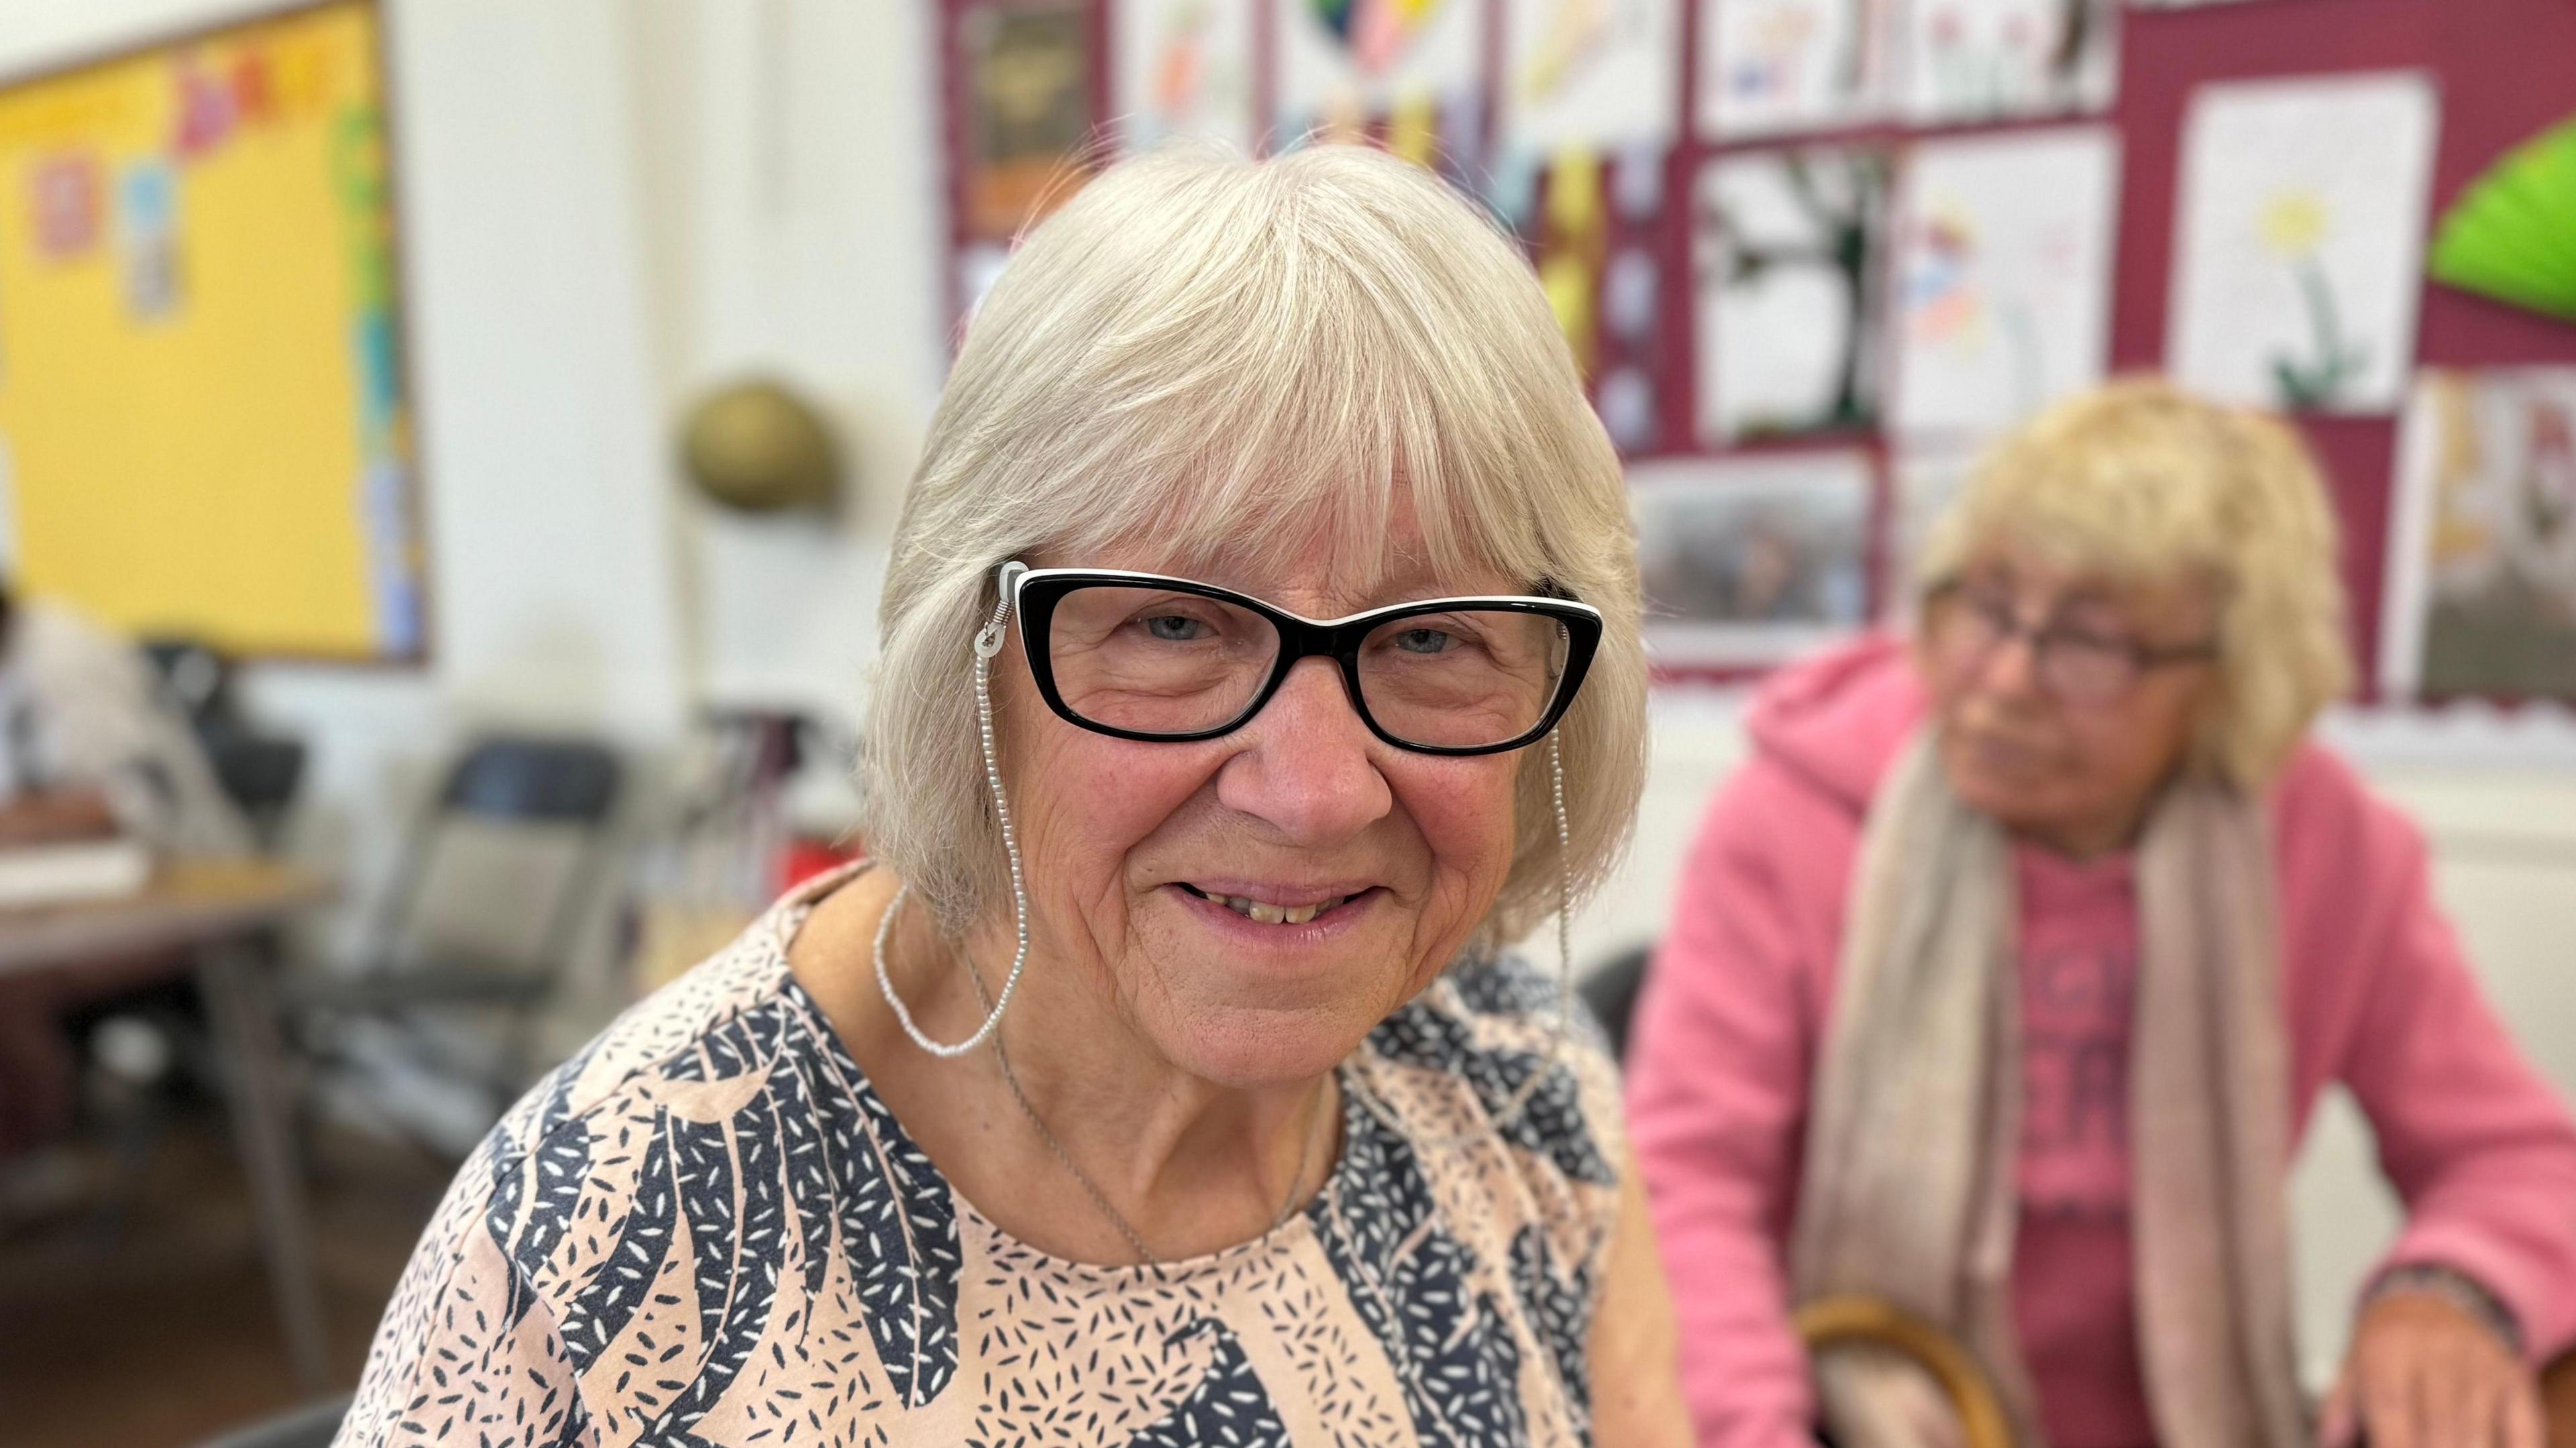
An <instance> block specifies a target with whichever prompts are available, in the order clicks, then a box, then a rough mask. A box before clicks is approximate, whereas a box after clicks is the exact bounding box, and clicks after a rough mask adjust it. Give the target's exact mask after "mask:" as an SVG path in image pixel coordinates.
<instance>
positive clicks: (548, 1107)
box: [484, 911, 790, 1152]
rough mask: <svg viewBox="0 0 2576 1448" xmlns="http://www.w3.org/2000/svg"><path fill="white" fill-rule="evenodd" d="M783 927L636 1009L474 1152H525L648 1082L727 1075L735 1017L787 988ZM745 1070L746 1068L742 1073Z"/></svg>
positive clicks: (743, 943) (546, 1080) (774, 922)
mask: <svg viewBox="0 0 2576 1448" xmlns="http://www.w3.org/2000/svg"><path fill="white" fill-rule="evenodd" d="M786 929H787V925H786V923H785V922H784V921H782V919H781V912H778V911H772V912H770V913H768V914H765V915H763V916H761V917H760V918H759V919H757V920H755V921H754V922H752V924H751V926H750V927H749V928H748V929H746V930H744V931H743V933H742V934H740V935H739V936H736V937H735V938H734V940H733V942H732V943H731V944H729V945H727V946H726V947H725V948H724V949H722V950H720V951H718V952H716V953H715V954H714V955H712V956H709V957H708V958H707V959H706V960H704V961H701V962H699V963H698V964H697V965H695V966H692V967H691V968H690V969H688V970H687V971H685V972H683V973H682V974H681V975H680V976H678V977H677V978H676V979H674V980H672V981H671V982H670V983H669V984H667V985H664V986H663V987H661V988H660V989H658V990H656V991H654V992H653V993H652V994H650V995H648V996H646V997H644V999H642V1000H640V1001H637V1002H636V1003H635V1004H634V1005H632V1006H629V1007H627V1008H626V1010H624V1011H623V1012H621V1013H619V1015H618V1016H617V1018H616V1019H615V1020H613V1021H611V1022H609V1023H608V1025H607V1026H606V1027H604V1028H603V1029H602V1030H601V1031H600V1032H599V1034H597V1035H595V1036H593V1037H591V1039H590V1040H589V1041H588V1042H587V1043H585V1044H584V1045H583V1046H582V1047H581V1048H580V1049H579V1050H577V1051H575V1052H574V1053H573V1054H572V1056H571V1057H570V1058H569V1059H567V1060H565V1061H564V1062H563V1064H561V1065H559V1066H557V1067H556V1068H555V1069H554V1070H552V1071H549V1072H547V1073H546V1075H545V1076H544V1077H542V1078H540V1079H539V1080H538V1081H537V1083H536V1084H535V1085H534V1086H531V1087H530V1088H529V1089H528V1090H527V1092H526V1093H525V1094H524V1095H522V1096H521V1097H520V1098H519V1101H518V1103H517V1104H516V1105H514V1106H513V1107H511V1109H510V1110H509V1112H507V1113H506V1114H505V1115H503V1117H502V1118H501V1121H500V1123H499V1124H498V1125H496V1126H495V1127H494V1128H493V1130H492V1133H491V1135H490V1136H489V1137H488V1138H486V1141H485V1143H484V1145H485V1149H486V1151H487V1152H490V1151H495V1150H501V1151H506V1150H508V1149H511V1148H513V1147H515V1148H519V1149H534V1147H535V1146H536V1145H537V1144H538V1143H539V1142H540V1141H541V1140H542V1139H543V1138H544V1137H545V1136H546V1135H547V1134H548V1133H549V1132H552V1131H558V1130H561V1129H562V1128H563V1126H564V1125H565V1124H566V1123H567V1122H570V1121H573V1120H576V1119H579V1118H584V1117H590V1116H595V1115H598V1114H600V1113H602V1112H604V1111H612V1110H614V1109H615V1107H616V1105H617V1102H618V1100H619V1099H620V1098H621V1097H622V1096H629V1095H632V1094H634V1093H635V1092H637V1091H638V1090H639V1089H641V1088H642V1086H643V1084H644V1083H646V1082H649V1081H654V1080H663V1079H680V1078H687V1077H705V1076H707V1075H709V1074H711V1073H710V1070H709V1068H710V1067H714V1068H715V1070H714V1072H713V1074H729V1073H726V1072H725V1071H724V1070H723V1069H722V1065H723V1062H724V1059H725V1057H726V1056H727V1055H728V1054H734V1053H738V1051H739V1049H740V1044H739V1043H740V1041H741V1039H742V1035H743V1032H742V1030H741V1029H740V1028H741V1027H742V1025H743V1023H744V1020H745V1017H746V1016H748V1015H750V1014H751V1013H752V1012H755V1011H758V1010H760V1009H761V1008H763V1007H764V1006H768V1005H770V1004H771V1003H772V1002H774V1001H776V1000H777V999H778V998H779V996H780V994H781V992H782V991H784V990H785V989H786V988H787V987H788V986H789V985H790V980H789V977H788V974H787V957H786V952H785V949H784V940H785V931H786ZM745 1064H748V1063H745Z"/></svg>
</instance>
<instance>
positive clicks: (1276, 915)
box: [1165, 881, 1386, 957]
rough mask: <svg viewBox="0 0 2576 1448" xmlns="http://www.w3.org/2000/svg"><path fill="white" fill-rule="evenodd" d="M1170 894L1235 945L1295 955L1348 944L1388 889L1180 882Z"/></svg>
mask: <svg viewBox="0 0 2576 1448" xmlns="http://www.w3.org/2000/svg"><path fill="white" fill-rule="evenodd" d="M1165 893H1166V894H1168V895H1170V896H1171V897H1172V898H1174V899H1175V900H1176V901H1177V902H1178V903H1179V904H1180V906H1181V907H1182V909H1183V910H1185V911H1186V912H1187V913H1188V916H1189V918H1190V919H1191V920H1193V921H1196V922H1197V923H1198V924H1199V926H1200V927H1201V928H1202V929H1205V930H1207V931H1208V932H1210V933H1211V934H1213V935H1215V936H1216V937H1217V938H1219V939H1221V940H1223V941H1225V942H1226V943H1227V944H1228V945H1230V946H1231V945H1236V944H1238V943H1240V944H1246V945H1250V946H1252V947H1253V948H1255V949H1257V950H1260V951H1263V952H1265V953H1269V954H1273V955H1275V956H1277V957H1295V956H1299V955H1304V954H1306V953H1308V952H1311V951H1314V950H1317V949H1320V948H1321V947H1325V946H1330V945H1338V944H1341V943H1342V942H1344V941H1345V940H1346V939H1347V938H1348V937H1349V936H1350V935H1351V933H1352V932H1353V931H1355V930H1357V929H1359V928H1360V927H1361V926H1362V925H1363V924H1364V923H1366V922H1367V920H1368V919H1369V917H1370V916H1371V915H1372V914H1373V913H1374V912H1375V910H1376V908H1377V907H1378V906H1379V904H1381V903H1382V901H1383V900H1384V898H1385V895H1386V890H1385V889H1384V887H1382V886H1375V885H1358V886H1333V887H1330V888H1328V889H1323V890H1316V889H1312V888H1298V887H1287V886H1263V885H1249V884H1244V883H1241V882H1234V881H1227V882H1222V883H1218V884H1214V885H1205V886H1203V885H1198V884H1193V883H1189V882H1186V881H1175V882H1173V883H1172V884H1171V885H1169V886H1167V887H1165Z"/></svg>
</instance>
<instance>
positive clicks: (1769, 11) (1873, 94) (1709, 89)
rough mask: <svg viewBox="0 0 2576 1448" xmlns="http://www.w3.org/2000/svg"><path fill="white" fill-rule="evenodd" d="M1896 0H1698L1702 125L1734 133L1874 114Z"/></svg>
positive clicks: (1823, 124)
mask: <svg viewBox="0 0 2576 1448" xmlns="http://www.w3.org/2000/svg"><path fill="white" fill-rule="evenodd" d="M1895 3H1896V0H1699V7H1700V11H1699V81H1698V90H1699V94H1698V95H1697V96H1696V97H1694V98H1693V107H1692V110H1693V114H1694V115H1695V116H1696V117H1697V121H1696V124H1697V125H1698V127H1699V130H1700V131H1701V133H1702V134H1705V135H1707V136H1710V137H1712V138H1714V139H1717V140H1721V141H1731V140H1742V139H1747V138H1752V137H1759V136H1777V135H1785V134H1789V133H1792V132H1796V131H1819V130H1832V129H1834V128H1836V127H1840V126H1849V125H1855V124H1858V123H1860V122H1863V121H1868V120H1873V119H1876V118H1877V117H1878V116H1879V115H1880V114H1881V113H1882V112H1883V110H1884V108H1885V103H1886V92H1887V87H1888V56H1887V42H1888V37H1889V25H1888V18H1889V15H1890V13H1891V12H1890V9H1889V7H1890V6H1892V5H1893V4H1895Z"/></svg>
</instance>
